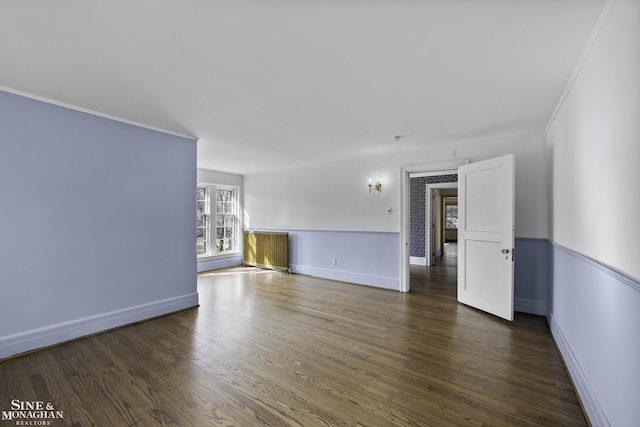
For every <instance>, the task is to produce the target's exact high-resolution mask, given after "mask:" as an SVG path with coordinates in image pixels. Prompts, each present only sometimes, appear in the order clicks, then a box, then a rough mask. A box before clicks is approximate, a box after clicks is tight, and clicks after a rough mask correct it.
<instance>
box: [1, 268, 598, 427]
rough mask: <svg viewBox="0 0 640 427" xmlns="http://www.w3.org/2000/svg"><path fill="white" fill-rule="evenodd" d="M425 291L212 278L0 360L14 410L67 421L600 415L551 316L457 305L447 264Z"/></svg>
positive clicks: (399, 422) (421, 271) (312, 421)
mask: <svg viewBox="0 0 640 427" xmlns="http://www.w3.org/2000/svg"><path fill="white" fill-rule="evenodd" d="M411 286H412V292H410V293H408V294H403V293H399V292H395V291H388V290H382V289H375V288H370V287H364V286H356V285H349V284H345V283H340V282H333V281H329V280H323V279H318V278H313V277H308V276H301V275H283V274H281V273H277V272H271V271H264V270H257V269H251V268H231V269H226V270H219V271H216V272H210V273H205V274H201V275H199V277H198V291H199V293H200V304H201V306H200V307H199V308H197V309H191V310H186V311H183V312H180V313H176V314H172V315H169V316H165V317H162V318H158V319H154V320H150V321H147V322H143V323H140V324H136V325H133V326H129V327H126V328H121V329H118V330H115V331H111V332H107V333H104V334H100V335H96V336H92V337H88V338H85V339H81V340H77V341H74V342H70V343H66V344H63V345H60V346H57V347H53V348H50V349H45V350H42V351H38V352H34V353H31V354H26V355H24V356H21V357H17V358H13V359H8V360H5V361H2V362H0V380H1V381H2V383H1V385H0V409H1V410H5V411H6V410H8V409H9V405H10V401H11V400H12V399H21V400H40V401H45V402H51V403H53V404H54V406H55V408H56V409H58V410H63V411H64V416H65V419H64V422H61V423H58V424H56V421H53V422H52V424H51V425H53V426H55V425H72V426H90V425H97V426H133V425H135V426H156V425H176V426H209V425H211V426H218V425H224V426H464V425H472V426H480V425H486V426H562V425H566V426H583V425H586V421H585V418H584V416H583V414H582V411H581V408H580V406H579V403H578V401H577V399H576V396H575V394H574V391H573V389H572V387H571V384H570V382H569V379H568V377H567V374H566V372H565V370H564V368H563V365H562V362H561V360H560V357H559V355H558V352H557V350H556V348H555V346H554V344H553V342H552V340H551V338H550V336H549V332H548V328H547V325H546V321H545V319H544V318H542V317H537V316H531V315H525V314H519V313H518V314H516V319H515V321H514V322H513V323H508V322H506V321H503V320H500V319H497V318H495V317H492V316H490V315H487V314H484V313H481V312H479V311H476V310H474V309H471V308H468V307H465V306H462V305H459V304H457V303H456V298H455V269H454V268H453V267H451V266H449V265H448V264H447V263H446V262H445V263H441V264H440V265H439V266H437V267H432V268H429V269H427V268H425V267H416V266H412V277H411ZM4 425H15V424H12V423H10V422H8V421H0V427H2V426H4Z"/></svg>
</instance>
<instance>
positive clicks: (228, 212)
mask: <svg viewBox="0 0 640 427" xmlns="http://www.w3.org/2000/svg"><path fill="white" fill-rule="evenodd" d="M197 196H198V197H197V210H196V214H197V231H196V233H197V234H196V239H197V253H198V255H202V256H206V255H216V254H222V253H229V252H237V250H238V189H237V188H236V187H226V186H219V185H211V186H202V187H198V189H197Z"/></svg>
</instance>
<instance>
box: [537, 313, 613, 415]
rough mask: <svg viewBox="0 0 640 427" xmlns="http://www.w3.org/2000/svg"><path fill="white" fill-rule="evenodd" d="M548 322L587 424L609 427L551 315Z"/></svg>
mask: <svg viewBox="0 0 640 427" xmlns="http://www.w3.org/2000/svg"><path fill="white" fill-rule="evenodd" d="M547 319H548V321H549V327H550V328H551V335H552V336H553V339H554V340H555V342H556V345H557V346H558V349H559V350H560V354H561V355H562V358H563V360H564V363H565V365H566V367H567V370H568V371H569V377H571V381H572V382H573V386H574V387H575V388H576V391H577V392H578V396H579V397H580V402H581V403H582V407H583V408H584V411H585V412H586V413H587V417H589V423H590V425H592V426H609V425H611V424H610V423H609V420H608V419H607V416H606V414H605V413H604V410H603V409H602V405H600V402H599V401H598V398H597V397H596V395H595V393H594V391H593V389H592V388H591V386H590V385H589V381H588V379H587V377H586V375H585V374H584V372H583V371H582V368H581V367H580V364H579V363H578V359H577V358H576V356H575V355H574V354H573V351H571V346H569V343H568V341H567V339H566V338H565V336H564V334H563V333H562V330H561V329H560V326H559V325H558V323H557V322H556V320H555V319H554V317H553V315H549V316H548V317H547Z"/></svg>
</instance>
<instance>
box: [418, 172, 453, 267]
mask: <svg viewBox="0 0 640 427" xmlns="http://www.w3.org/2000/svg"><path fill="white" fill-rule="evenodd" d="M456 172H457V169H456ZM438 188H458V183H457V182H440V183H436V184H426V188H425V193H426V194H425V196H426V207H425V209H426V212H427V214H426V215H425V229H424V231H425V236H424V244H425V250H424V254H425V255H426V258H427V267H429V266H431V265H433V244H434V242H435V236H434V233H433V232H432V230H433V228H432V224H433V221H434V217H435V211H434V209H435V206H434V204H433V203H432V200H433V190H435V189H438ZM442 233H444V229H443V230H442Z"/></svg>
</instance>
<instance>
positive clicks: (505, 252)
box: [500, 249, 509, 254]
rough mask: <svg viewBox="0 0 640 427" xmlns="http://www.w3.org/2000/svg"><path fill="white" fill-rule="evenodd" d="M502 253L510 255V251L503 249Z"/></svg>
mask: <svg viewBox="0 0 640 427" xmlns="http://www.w3.org/2000/svg"><path fill="white" fill-rule="evenodd" d="M500 252H502V253H503V254H508V253H509V249H503V250H501V251H500Z"/></svg>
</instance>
